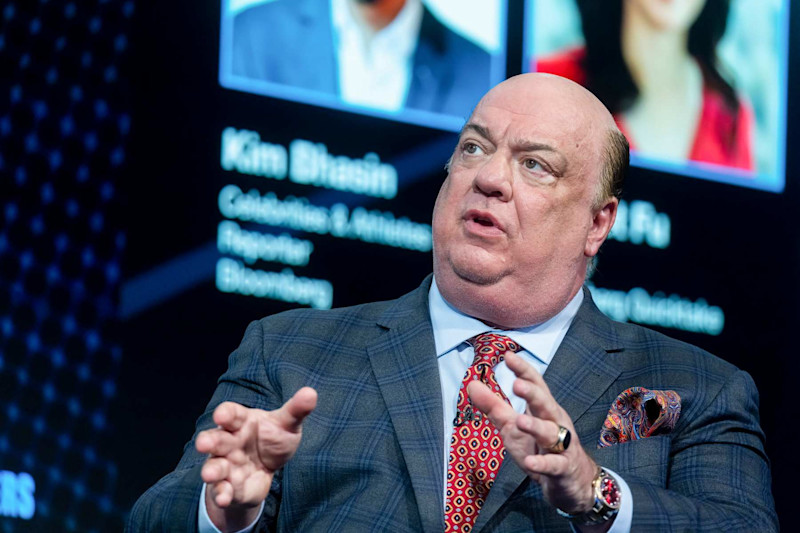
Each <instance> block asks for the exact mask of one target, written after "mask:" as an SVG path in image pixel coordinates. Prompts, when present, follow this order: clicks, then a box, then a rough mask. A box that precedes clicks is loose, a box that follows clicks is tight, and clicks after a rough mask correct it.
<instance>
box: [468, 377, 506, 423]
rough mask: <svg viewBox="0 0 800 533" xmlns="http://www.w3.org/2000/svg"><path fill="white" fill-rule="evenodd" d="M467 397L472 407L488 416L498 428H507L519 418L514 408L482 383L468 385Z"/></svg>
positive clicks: (474, 382) (476, 382) (475, 382)
mask: <svg viewBox="0 0 800 533" xmlns="http://www.w3.org/2000/svg"><path fill="white" fill-rule="evenodd" d="M467 395H468V396H469V398H470V400H472V405H474V406H475V407H477V408H478V410H479V411H480V412H482V413H484V414H485V415H486V416H488V417H489V420H491V421H492V424H494V426H495V427H496V428H501V427H503V426H505V425H506V424H507V423H508V422H510V421H511V420H513V419H514V417H516V416H517V414H516V413H515V412H514V408H513V407H511V406H510V405H509V404H507V403H506V402H505V401H503V400H502V399H501V398H500V397H499V396H497V395H496V394H495V393H493V392H492V391H491V389H489V387H487V386H486V384H484V383H483V382H481V381H473V382H472V383H470V384H469V385H467Z"/></svg>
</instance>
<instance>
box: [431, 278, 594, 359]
mask: <svg viewBox="0 0 800 533" xmlns="http://www.w3.org/2000/svg"><path fill="white" fill-rule="evenodd" d="M581 303H583V291H582V290H580V291H578V293H577V294H576V295H575V296H574V297H573V298H572V300H570V302H569V303H568V304H567V305H566V307H564V309H562V310H561V311H560V312H559V313H558V314H557V315H556V316H554V317H553V318H551V319H549V320H547V321H545V322H542V323H541V324H536V325H533V326H528V327H526V328H519V329H514V330H502V329H499V328H491V327H489V326H487V325H486V324H484V323H483V322H481V321H480V320H478V319H476V318H473V317H471V316H468V315H465V314H464V313H462V312H461V311H459V310H458V309H456V308H455V307H453V306H452V305H450V303H448V302H447V301H446V300H445V299H444V298H443V297H442V295H441V293H440V292H439V287H437V286H436V278H434V279H433V282H432V283H431V288H430V291H429V292H428V309H429V310H430V314H431V325H432V327H433V340H434V343H435V346H436V357H441V356H442V355H444V354H445V353H447V352H449V351H450V350H453V349H455V348H457V347H458V346H459V345H461V344H462V343H464V342H466V340H467V339H469V338H471V337H474V336H475V335H478V334H480V333H484V332H486V331H492V332H496V333H502V334H503V335H507V336H509V337H511V338H512V339H514V341H516V342H517V343H518V344H519V345H521V346H522V348H524V349H525V350H526V351H528V352H529V353H530V354H531V355H533V356H534V357H536V358H537V359H539V360H540V361H542V362H543V363H545V364H550V361H551V360H552V359H553V355H555V352H556V349H558V346H559V345H560V344H561V340H562V339H563V338H564V334H565V333H566V330H567V328H569V326H570V324H572V320H573V319H574V318H575V315H576V314H577V313H578V309H579V308H580V306H581Z"/></svg>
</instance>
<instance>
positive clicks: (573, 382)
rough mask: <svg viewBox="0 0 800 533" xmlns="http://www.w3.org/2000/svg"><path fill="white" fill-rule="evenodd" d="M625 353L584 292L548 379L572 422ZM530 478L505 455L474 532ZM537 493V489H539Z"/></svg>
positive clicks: (607, 383) (613, 374)
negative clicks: (616, 356)
mask: <svg viewBox="0 0 800 533" xmlns="http://www.w3.org/2000/svg"><path fill="white" fill-rule="evenodd" d="M620 351H622V347H621V346H620V343H619V337H618V335H617V333H616V327H615V326H614V322H613V321H611V320H610V319H609V318H608V317H606V316H605V315H604V314H602V313H601V312H600V310H599V309H598V308H597V306H595V304H594V302H593V301H592V297H591V294H590V293H589V291H588V290H587V289H584V301H583V304H582V305H581V308H580V310H579V311H578V314H577V315H576V316H575V320H573V322H572V325H571V326H570V328H569V331H568V332H567V335H566V336H565V337H564V340H563V341H562V342H561V346H559V348H558V350H557V351H556V354H555V355H554V356H553V360H552V361H551V362H550V364H549V365H548V367H547V370H546V371H545V373H544V379H545V381H546V382H547V386H548V387H550V392H551V393H552V394H553V397H554V398H555V399H556V401H557V402H558V403H559V405H561V407H563V408H564V409H565V410H566V411H567V413H569V416H570V418H571V419H572V422H573V424H575V425H577V424H578V421H579V420H580V418H581V417H582V416H583V414H584V413H586V411H587V410H588V409H589V407H591V406H592V405H593V404H594V403H595V402H597V400H598V398H599V397H600V396H601V395H602V394H603V392H605V391H606V389H608V387H609V386H611V384H612V383H613V382H614V380H615V379H616V378H617V376H619V374H620V372H621V370H620V368H618V366H617V365H615V364H614V362H615V361H614V357H613V355H609V354H614V353H617V352H620ZM526 479H527V476H526V475H525V473H524V472H523V471H522V470H521V469H520V468H519V467H518V466H517V464H516V463H515V462H514V460H513V459H511V457H508V456H507V457H506V459H505V460H504V461H503V465H502V466H501V467H500V472H498V474H497V481H496V482H495V484H494V486H492V490H491V491H490V492H489V497H488V498H487V499H486V502H485V503H484V505H483V508H482V509H481V512H480V514H479V515H478V520H477V522H476V523H475V531H476V532H477V531H480V530H481V528H482V527H483V526H484V525H486V524H487V523H488V521H489V520H490V519H491V518H492V517H493V516H494V514H495V513H496V512H497V511H498V510H499V509H500V507H502V505H503V504H505V502H506V501H507V500H508V499H509V497H510V496H511V494H512V493H513V492H514V491H515V490H517V488H518V487H519V486H520V485H521V484H522V483H523V482H524V481H525V480H526ZM536 490H538V487H537V488H536Z"/></svg>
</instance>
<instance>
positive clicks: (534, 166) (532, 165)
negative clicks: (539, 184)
mask: <svg viewBox="0 0 800 533" xmlns="http://www.w3.org/2000/svg"><path fill="white" fill-rule="evenodd" d="M523 164H524V165H525V168H527V169H529V170H544V167H543V166H542V164H541V163H539V162H538V161H537V160H535V159H526V160H525V161H524V162H523Z"/></svg>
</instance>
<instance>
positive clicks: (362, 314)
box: [259, 300, 397, 332]
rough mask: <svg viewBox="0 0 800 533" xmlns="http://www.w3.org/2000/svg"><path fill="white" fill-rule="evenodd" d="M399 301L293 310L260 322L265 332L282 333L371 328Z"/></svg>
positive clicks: (268, 317) (265, 318)
mask: <svg viewBox="0 0 800 533" xmlns="http://www.w3.org/2000/svg"><path fill="white" fill-rule="evenodd" d="M396 301H397V300H387V301H382V302H370V303H365V304H359V305H353V306H349V307H338V308H335V309H307V308H303V309H292V310H289V311H284V312H282V313H277V314H274V315H270V316H267V317H264V318H262V319H261V320H260V321H259V322H260V323H261V326H262V328H263V330H264V332H274V331H282V330H285V329H286V328H292V329H298V325H299V324H302V329H303V330H305V331H309V330H329V329H337V330H338V329H341V328H343V327H353V326H369V327H374V326H375V322H376V320H377V319H378V317H380V316H381V315H382V314H384V313H385V312H386V311H387V310H388V309H389V308H390V307H391V306H392V304H393V303H395V302H396Z"/></svg>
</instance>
